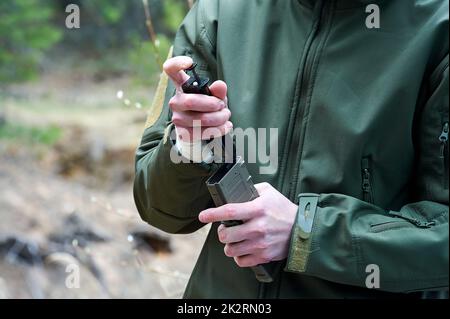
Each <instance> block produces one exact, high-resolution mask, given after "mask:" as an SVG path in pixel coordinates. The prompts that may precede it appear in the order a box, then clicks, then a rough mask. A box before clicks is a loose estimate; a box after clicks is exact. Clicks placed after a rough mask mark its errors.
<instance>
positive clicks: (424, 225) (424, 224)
mask: <svg viewBox="0 0 450 319" xmlns="http://www.w3.org/2000/svg"><path fill="white" fill-rule="evenodd" d="M389 214H390V215H391V216H394V217H397V218H401V219H404V220H406V221H408V222H410V223H412V224H414V225H416V226H417V227H419V228H430V227H431V226H434V225H436V222H435V221H434V220H432V221H420V220H418V219H417V218H412V217H408V216H405V215H402V214H401V213H395V212H390V213H389Z"/></svg>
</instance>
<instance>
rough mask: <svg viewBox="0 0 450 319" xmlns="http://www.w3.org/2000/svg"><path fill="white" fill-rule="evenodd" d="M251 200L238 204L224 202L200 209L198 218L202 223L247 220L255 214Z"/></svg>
mask: <svg viewBox="0 0 450 319" xmlns="http://www.w3.org/2000/svg"><path fill="white" fill-rule="evenodd" d="M257 213H258V212H257V210H256V207H255V204H254V203H253V201H251V202H246V203H238V204H226V205H223V206H220V207H216V208H210V209H206V210H204V211H202V212H201V213H200V215H199V220H200V221H201V222H202V223H205V224H206V223H214V222H220V221H225V220H242V221H245V220H248V219H251V218H252V217H254V216H256V215H257Z"/></svg>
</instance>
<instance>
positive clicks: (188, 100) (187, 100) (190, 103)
mask: <svg viewBox="0 0 450 319" xmlns="http://www.w3.org/2000/svg"><path fill="white" fill-rule="evenodd" d="M183 105H184V107H185V108H187V109H192V108H193V107H194V105H195V102H194V97H193V96H191V95H189V94H185V97H184V101H183Z"/></svg>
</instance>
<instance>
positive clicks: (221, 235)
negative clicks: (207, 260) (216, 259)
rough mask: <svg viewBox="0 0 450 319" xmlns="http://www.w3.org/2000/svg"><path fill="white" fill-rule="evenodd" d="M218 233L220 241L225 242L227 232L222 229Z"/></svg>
mask: <svg viewBox="0 0 450 319" xmlns="http://www.w3.org/2000/svg"><path fill="white" fill-rule="evenodd" d="M218 235H219V241H220V242H221V243H225V241H226V240H227V234H226V233H225V231H220V232H219V233H218Z"/></svg>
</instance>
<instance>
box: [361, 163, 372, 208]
mask: <svg viewBox="0 0 450 319" xmlns="http://www.w3.org/2000/svg"><path fill="white" fill-rule="evenodd" d="M361 174H362V191H363V200H364V201H365V202H368V203H371V204H373V189H372V172H371V169H370V160H369V158H368V157H364V158H363V159H362V161H361Z"/></svg>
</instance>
